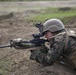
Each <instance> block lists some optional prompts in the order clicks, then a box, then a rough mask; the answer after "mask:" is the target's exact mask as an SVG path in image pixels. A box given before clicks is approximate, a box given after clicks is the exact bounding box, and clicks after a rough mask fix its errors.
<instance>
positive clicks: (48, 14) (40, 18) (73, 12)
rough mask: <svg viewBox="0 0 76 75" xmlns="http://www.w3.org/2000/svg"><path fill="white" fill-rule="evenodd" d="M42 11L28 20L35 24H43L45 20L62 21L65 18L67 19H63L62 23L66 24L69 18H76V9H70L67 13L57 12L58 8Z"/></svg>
mask: <svg viewBox="0 0 76 75" xmlns="http://www.w3.org/2000/svg"><path fill="white" fill-rule="evenodd" d="M42 11H43V13H41V14H38V15H36V16H35V17H31V18H29V20H32V21H33V22H34V23H37V22H45V21H46V20H48V19H51V18H58V19H63V18H65V17H68V18H67V19H66V18H65V19H64V20H65V21H64V23H67V21H68V20H69V19H70V18H71V17H74V16H76V8H71V9H70V10H67V11H61V10H59V8H47V9H44V10H42ZM69 17H70V18H69Z"/></svg>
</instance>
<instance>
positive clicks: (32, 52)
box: [30, 49, 41, 60]
mask: <svg viewBox="0 0 76 75" xmlns="http://www.w3.org/2000/svg"><path fill="white" fill-rule="evenodd" d="M30 51H31V55H30V59H32V60H36V58H37V57H38V56H39V55H40V54H41V51H40V50H39V49H38V50H30Z"/></svg>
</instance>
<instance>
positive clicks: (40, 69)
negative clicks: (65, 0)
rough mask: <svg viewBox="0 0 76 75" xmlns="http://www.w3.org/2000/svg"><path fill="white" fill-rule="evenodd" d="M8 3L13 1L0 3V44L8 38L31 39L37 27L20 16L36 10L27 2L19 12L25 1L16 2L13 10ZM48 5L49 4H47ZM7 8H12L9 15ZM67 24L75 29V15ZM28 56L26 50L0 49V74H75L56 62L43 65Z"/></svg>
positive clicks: (4, 42) (33, 12)
mask: <svg viewBox="0 0 76 75" xmlns="http://www.w3.org/2000/svg"><path fill="white" fill-rule="evenodd" d="M42 3H43V2H42ZM46 3H47V4H48V2H46ZM50 3H51V2H50ZM72 3H76V1H75V0H73V1H72V2H71V3H70V4H72ZM8 4H10V5H11V4H12V6H13V3H3V4H2V3H0V8H3V10H2V9H0V10H1V12H0V45H2V44H6V43H9V40H11V39H14V38H22V39H27V40H29V39H31V38H32V34H34V33H38V29H37V28H36V27H34V26H33V25H32V24H31V22H29V21H28V22H26V20H22V18H24V17H28V16H30V15H31V14H36V11H34V10H33V9H32V8H31V7H30V6H29V5H30V4H28V3H27V5H26V6H27V7H28V6H29V9H27V11H24V8H23V9H22V11H21V12H20V11H19V12H18V10H17V9H18V5H19V4H20V5H22V6H21V8H22V7H23V6H24V4H25V3H23V4H22V3H17V4H18V5H16V7H17V8H15V7H13V8H14V9H15V10H14V9H11V8H12V6H10V5H8ZM32 5H33V7H34V6H35V5H37V4H34V3H33V4H32ZM9 6H10V7H9ZM48 6H50V5H49V4H48ZM19 7H20V6H19ZM37 7H38V6H37ZM75 7H76V4H75ZM8 8H10V9H11V10H13V13H11V15H10V14H9V13H10V12H11V11H8V10H7V9H8ZM30 8H31V9H30ZM39 8H40V7H39ZM4 9H5V10H4ZM25 10H26V9H25ZM32 10H33V11H32ZM68 25H72V28H69V29H73V30H75V31H76V28H75V27H74V26H76V17H75V18H74V19H73V20H72V21H71V22H69V23H68ZM29 57H30V52H29V51H27V50H17V49H14V48H4V49H0V75H76V72H75V71H72V70H70V69H68V68H67V67H65V66H62V65H60V64H58V63H54V64H53V65H52V66H47V67H44V66H42V65H41V64H38V63H36V62H35V61H32V60H30V59H29Z"/></svg>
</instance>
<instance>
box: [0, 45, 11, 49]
mask: <svg viewBox="0 0 76 75" xmlns="http://www.w3.org/2000/svg"><path fill="white" fill-rule="evenodd" d="M5 47H11V45H10V44H8V45H1V46H0V48H5Z"/></svg>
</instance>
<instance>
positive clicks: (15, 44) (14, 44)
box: [10, 38, 22, 49]
mask: <svg viewBox="0 0 76 75" xmlns="http://www.w3.org/2000/svg"><path fill="white" fill-rule="evenodd" d="M21 42H22V39H21V38H18V39H13V40H10V44H11V46H12V47H14V48H16V49H19V48H20V43H21Z"/></svg>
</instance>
